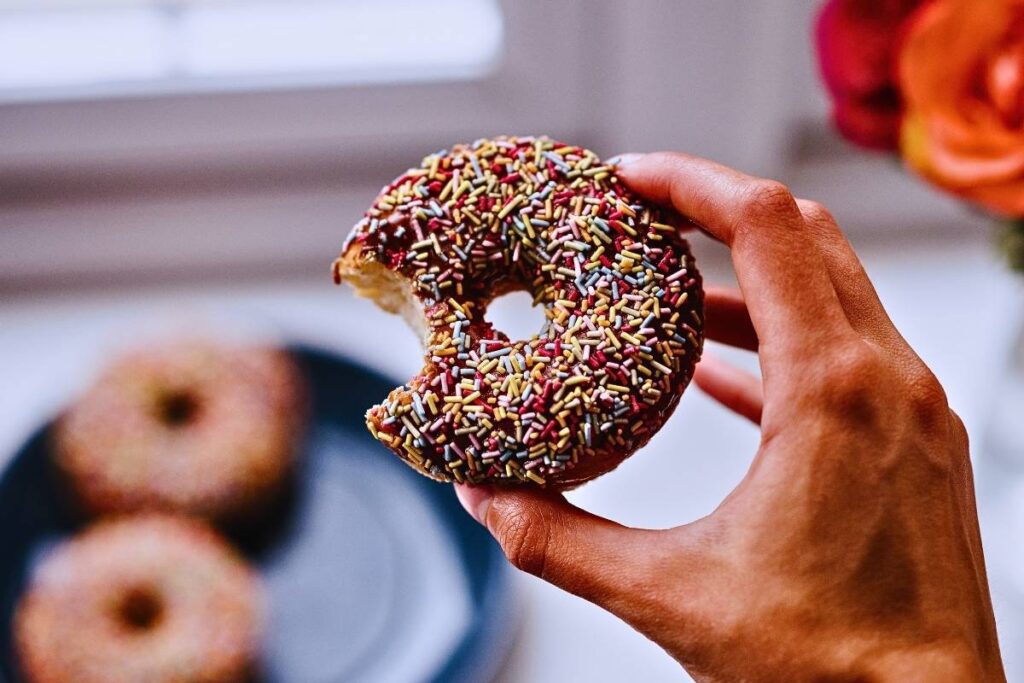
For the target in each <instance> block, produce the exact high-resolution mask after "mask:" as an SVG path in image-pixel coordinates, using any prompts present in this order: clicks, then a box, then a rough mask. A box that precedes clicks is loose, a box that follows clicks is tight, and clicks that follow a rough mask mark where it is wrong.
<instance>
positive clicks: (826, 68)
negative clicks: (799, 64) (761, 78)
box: [816, 0, 925, 150]
mask: <svg viewBox="0 0 1024 683" xmlns="http://www.w3.org/2000/svg"><path fill="white" fill-rule="evenodd" d="M924 1H925V0H828V2H826V3H825V5H824V6H823V7H822V9H821V13H820V14H819V15H818V24H817V31H816V33H817V41H818V62H819V66H820V68H821V74H822V77H823V78H824V80H825V84H826V86H828V89H829V92H830V93H831V95H832V105H833V109H832V117H833V119H834V121H835V123H836V126H837V127H838V128H839V131H840V132H841V133H842V134H843V136H844V137H846V138H847V139H848V140H850V141H851V142H854V143H856V144H858V145H861V146H863V147H870V148H873V149H887V150H895V149H896V148H897V147H898V146H899V137H900V120H901V118H902V112H903V104H902V97H901V94H900V90H899V86H898V84H897V80H896V61H897V59H898V48H899V42H900V36H901V29H902V25H903V22H904V21H905V20H906V18H907V17H908V16H910V15H911V14H912V13H913V12H914V10H915V9H917V7H918V6H919V5H921V4H922V3H923V2H924Z"/></svg>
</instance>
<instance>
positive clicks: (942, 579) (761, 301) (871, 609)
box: [456, 153, 1005, 681]
mask: <svg viewBox="0 0 1024 683" xmlns="http://www.w3.org/2000/svg"><path fill="white" fill-rule="evenodd" d="M619 177H620V178H621V179H622V180H623V181H624V182H625V183H626V184H628V185H629V186H630V188H631V189H633V190H634V191H635V192H636V193H637V194H639V195H641V196H643V197H645V198H647V199H649V200H651V201H653V202H656V203H660V204H664V205H670V206H672V207H674V208H675V210H676V211H678V212H679V213H680V214H682V215H684V216H686V217H688V218H690V219H691V220H693V221H694V222H695V223H697V224H698V225H699V226H701V228H702V229H703V230H704V231H705V232H707V233H708V234H709V235H711V236H712V237H714V238H716V239H718V240H720V241H722V242H723V243H725V244H726V245H727V246H729V247H730V249H731V252H732V258H733V264H734V266H735V270H736V275H737V279H738V282H739V286H740V288H739V290H738V291H737V290H729V289H709V290H708V291H707V316H706V317H707V323H706V330H705V331H706V334H707V336H708V337H709V338H711V339H715V340H717V341H720V342H723V343H727V344H731V345H733V346H739V347H742V348H746V349H749V350H752V351H757V353H758V356H759V360H760V365H761V374H762V380H758V379H757V378H755V377H753V376H751V375H748V374H747V373H745V372H744V371H741V370H739V369H736V368H733V367H731V366H729V365H727V364H724V363H722V362H720V361H716V360H714V359H711V358H705V360H703V361H702V362H701V363H700V364H699V365H698V367H697V374H696V377H695V381H696V383H697V385H698V386H699V387H701V389H702V390H703V391H704V392H705V393H707V394H708V395H709V396H711V397H712V398H714V399H716V400H718V401H719V402H721V403H723V404H724V405H725V406H727V407H729V408H731V409H732V410H734V411H736V412H737V413H739V414H741V415H743V416H745V417H747V418H748V419H750V420H752V421H754V422H756V423H758V424H760V426H761V444H760V447H759V449H758V452H757V454H756V456H755V457H754V460H753V463H752V464H751V467H750V469H749V471H748V472H747V474H746V476H745V477H744V478H743V480H742V481H741V482H740V483H739V485H738V486H737V487H736V488H735V490H733V491H732V493H730V494H729V496H728V497H727V498H726V499H725V500H724V501H723V502H722V503H721V504H720V505H719V507H718V508H717V509H716V510H715V511H714V512H713V513H711V514H710V515H708V516H707V517H704V518H703V519H699V520H697V521H695V522H692V523H690V524H684V525H682V526H679V527H676V528H673V529H667V530H645V529H630V528H626V527H623V526H621V525H619V524H616V523H614V522H611V521H609V520H606V519H602V518H600V517H597V516H595V515H592V514H590V513H588V512H585V511H583V510H580V509H579V508H576V507H574V506H572V505H571V504H569V503H568V502H567V501H566V500H565V499H564V498H563V497H562V496H561V495H559V494H557V493H553V492H547V491H539V490H532V489H508V488H505V489H495V488H491V487H464V486H463V487H457V488H456V491H457V493H458V495H459V498H460V500H461V501H462V503H463V505H464V506H465V507H466V509H467V510H468V511H469V512H470V513H471V514H472V515H473V516H474V517H475V518H476V519H477V520H479V521H481V522H482V523H483V524H485V525H486V526H487V528H488V529H489V530H490V531H491V532H492V533H493V534H494V536H495V537H496V538H497V540H498V541H499V543H500V544H501V546H502V548H503V549H504V551H505V553H506V555H507V556H508V558H509V560H510V561H511V562H512V564H514V565H515V566H517V567H519V568H520V569H522V570H524V571H527V572H529V573H531V574H535V575H537V576H540V577H541V578H543V579H545V580H547V581H549V582H551V583H553V584H555V585H557V586H559V587H561V588H563V589H565V590H567V591H570V592H572V593H575V594H576V595H579V596H580V597H583V598H585V599H587V600H589V601H591V602H594V603H596V604H598V605H600V606H601V607H604V608H605V609H607V610H609V611H610V612H612V613H614V614H616V615H618V616H619V617H620V618H622V619H623V620H625V621H626V622H628V623H629V624H630V625H632V626H633V627H634V628H636V629H637V630H639V631H640V632H642V633H644V634H645V635H646V636H648V637H649V638H651V639H652V640H653V641H655V642H656V643H658V644H659V645H661V646H662V647H663V648H665V650H666V651H668V652H669V654H671V655H672V656H673V657H674V658H675V659H676V660H678V661H679V662H680V663H681V664H682V665H683V666H684V667H685V668H686V669H687V670H688V671H689V672H690V674H691V675H693V676H694V677H695V678H697V679H698V680H706V681H737V680H743V681H780V680H794V681H795V680H828V681H876V680H878V681H882V680H894V681H915V680H920V681H965V680H993V681H995V680H1004V679H1005V675H1004V674H1003V669H1002V664H1001V661H1000V657H999V646H998V642H997V638H996V631H995V622H994V618H993V614H992V605H991V601H990V597H989V590H988V583H987V579H986V576H985V566H984V559H983V557H982V547H981V539H980V535H979V529H978V519H977V512H976V506H975V500H974V489H973V481H972V474H971V463H970V457H969V453H968V444H967V434H966V432H965V430H964V427H963V423H962V422H961V421H960V419H959V418H958V417H957V416H956V415H955V414H954V413H953V412H952V411H951V410H950V409H949V406H948V404H947V402H946V397H945V394H944V392H943V390H942V387H941V386H940V385H939V383H938V381H937V380H936V378H935V376H934V375H933V374H932V373H931V372H930V371H929V370H928V368H927V367H926V366H925V365H924V363H923V362H922V361H921V359H920V358H919V357H918V356H917V355H916V354H915V353H914V351H913V350H912V349H911V348H910V347H909V346H908V345H907V343H906V341H904V339H903V338H902V337H901V336H900V334H899V332H898V331H897V330H896V329H895V327H894V326H893V324H892V322H891V321H890V320H889V318H888V316H887V315H886V313H885V310H884V309H883V307H882V305H881V303H880V302H879V300H878V297H877V295H876V293H875V291H874V288H873V287H872V285H871V282H870V281H869V279H868V277H867V275H866V274H865V272H864V269H863V268H862V266H861V264H860V261H859V260H858V258H857V256H856V254H855V253H854V252H853V250H852V249H851V247H850V245H849V244H848V243H847V241H846V239H845V238H844V237H843V235H842V232H841V231H840V229H839V228H838V226H837V225H836V223H835V221H834V220H833V219H832V217H831V216H830V215H829V214H828V212H827V211H826V210H825V209H823V208H822V207H820V206H819V205H817V204H815V203H813V202H808V201H804V200H797V199H794V198H793V196H792V195H791V194H790V193H789V191H788V190H787V189H786V188H785V187H784V186H782V185H780V184H778V183H775V182H772V181H766V180H761V179H756V178H751V177H749V176H745V175H743V174H741V173H739V172H737V171H734V170H731V169H728V168H725V167H722V166H719V165H717V164H714V163H711V162H708V161H705V160H702V159H697V158H693V157H689V156H686V155H682V154H672V153H659V154H650V155H645V156H640V157H632V156H631V157H629V158H624V159H623V161H622V162H621V163H620V164H619Z"/></svg>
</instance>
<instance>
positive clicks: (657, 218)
mask: <svg viewBox="0 0 1024 683" xmlns="http://www.w3.org/2000/svg"><path fill="white" fill-rule="evenodd" d="M333 271H334V276H335V280H336V281H339V282H340V281H341V280H345V281H347V282H349V283H350V284H351V285H353V286H354V287H355V289H356V291H357V292H358V293H360V294H362V295H364V296H367V297H369V298H371V299H373V300H374V301H376V302H377V303H378V304H379V305H380V306H381V307H382V308H383V309H385V310H387V311H390V312H393V313H400V314H402V315H403V316H404V317H405V318H406V320H407V321H409V322H410V324H411V325H412V326H413V328H414V329H416V330H417V331H418V332H419V333H420V336H421V338H422V340H423V342H424V346H425V348H426V357H425V364H424V368H423V370H422V372H421V373H420V374H419V375H417V376H416V377H415V378H413V379H412V380H411V381H410V382H408V383H407V384H405V385H403V386H401V387H398V388H396V389H395V390H393V391H392V392H391V393H390V395H389V396H388V397H387V399H385V400H384V402H383V403H381V404H380V405H377V406H374V407H373V408H371V409H370V410H369V411H368V412H367V417H366V421H367V426H368V427H369V429H370V431H371V433H372V434H373V435H374V437H376V438H377V439H378V440H379V441H381V442H382V443H383V444H384V445H385V446H387V447H388V448H390V449H391V450H392V451H394V452H395V453H396V454H397V455H398V456H399V457H400V458H402V460H404V461H405V462H407V463H408V464H410V465H412V466H413V467H414V468H415V469H417V470H418V471H420V472H421V473H423V474H425V475H427V476H429V477H432V478H434V479H437V480H440V481H455V482H469V483H482V482H496V483H524V484H532V485H541V486H545V485H551V486H555V487H558V488H569V487H572V486H576V485H578V484H580V483H582V482H584V481H587V480H589V479H592V478H594V477H596V476H599V475H601V474H604V473H605V472H608V471H609V470H611V469H613V468H615V467H616V466H617V465H618V464H619V463H621V462H622V460H624V459H625V458H626V457H628V456H629V455H630V454H632V453H633V452H634V451H635V450H636V449H638V448H639V447H641V446H642V445H644V444H645V443H646V442H647V441H648V440H649V439H650V438H651V436H653V434H654V433H655V432H656V431H657V430H658V429H659V428H660V427H661V425H662V424H663V423H664V421H665V420H666V419H667V418H668V416H669V415H670V414H671V412H672V410H673V409H674V408H675V406H676V404H677V402H678V400H679V397H680V396H681V395H682V392H683V390H684V389H685V387H686V386H687V384H688V383H689V381H690V379H691V377H692V375H693V369H694V366H695V365H696V363H697V361H698V360H699V357H700V354H701V349H702V346H703V291H702V288H701V277H700V274H699V272H698V271H697V268H696V265H695V263H694V260H693V257H692V255H691V254H690V250H689V246H688V245H687V243H686V242H685V240H683V239H681V238H680V237H679V234H678V230H677V228H676V227H674V226H672V225H670V224H669V223H668V222H667V219H666V217H664V216H662V215H661V213H660V212H659V210H658V209H657V208H656V207H653V206H650V205H647V204H645V203H644V202H642V201H640V200H639V199H637V198H636V197H635V196H633V195H632V194H631V193H630V192H629V191H628V190H627V189H626V188H625V187H624V186H623V185H622V184H621V183H620V182H619V180H618V178H617V177H616V175H615V168H614V167H613V166H611V165H608V164H605V163H602V162H601V161H600V160H599V159H598V157H597V156H596V155H595V154H593V153H592V152H590V151H588V150H586V149H583V148H581V147H576V146H572V145H565V144H562V143H560V142H556V141H554V140H551V139H548V138H545V137H518V138H517V137H499V138H495V139H484V140H477V141H476V142H474V143H472V144H470V145H456V146H455V147H453V148H452V149H451V150H450V151H447V150H443V151H441V152H438V153H437V154H432V155H430V156H428V157H426V158H425V159H424V160H423V162H422V164H421V165H420V167H419V168H415V169H412V170H410V171H408V172H406V173H405V174H403V175H401V176H399V177H398V178H397V179H396V180H395V181H394V182H392V183H391V184H389V185H387V186H386V187H385V188H384V189H383V190H382V191H381V194H380V196H378V197H377V199H376V200H375V202H374V203H373V206H372V207H371V208H370V209H369V210H368V211H367V212H366V214H365V216H364V217H363V219H362V220H361V221H360V222H359V223H358V224H357V225H356V226H355V228H354V229H353V232H352V234H351V235H350V236H349V238H348V240H347V241H346V243H345V245H344V247H343V249H342V253H341V256H339V258H338V259H337V260H336V261H335V262H334V266H333ZM514 290H527V291H529V292H531V294H532V295H533V298H534V303H535V304H541V305H543V306H544V314H545V324H544V327H543V328H542V329H541V330H540V332H539V333H538V334H536V335H534V336H533V337H531V338H530V339H527V340H510V339H508V337H507V336H506V335H505V334H503V333H502V332H501V331H500V330H497V329H495V328H494V327H493V325H491V324H490V323H489V322H488V321H487V320H486V319H485V317H484V314H485V311H486V308H487V304H488V303H489V302H490V301H491V300H492V299H494V298H495V297H497V296H500V295H501V294H504V293H507V292H509V291H514Z"/></svg>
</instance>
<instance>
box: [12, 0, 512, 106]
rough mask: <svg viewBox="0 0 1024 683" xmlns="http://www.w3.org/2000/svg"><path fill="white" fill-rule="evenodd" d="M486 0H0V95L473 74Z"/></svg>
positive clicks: (494, 30)
mask: <svg viewBox="0 0 1024 683" xmlns="http://www.w3.org/2000/svg"><path fill="white" fill-rule="evenodd" d="M502 43H503V20H502V12H501V8H500V6H499V4H498V2H497V1H496V0H430V1H429V2H428V1H426V0H297V1H291V2H290V1H287V0H255V1H240V0H161V1H153V2H147V1H145V0H121V1H120V2H117V1H115V0H108V1H107V2H98V1H96V0H94V1H93V2H89V3H85V4H82V3H74V4H72V3H70V2H58V1H56V0H50V1H49V2H40V0H35V1H33V2H24V3H16V4H15V5H13V6H10V5H9V6H7V7H6V8H4V9H0V101H24V100H52V99H63V98H68V97H90V98H94V97H97V96H100V97H102V96H104V95H125V94H149V93H154V92H164V93H166V92H193V91H202V90H224V89H232V88H235V89H265V88H272V87H280V86H292V87H294V86H316V85H324V86H326V85H331V86H337V85H355V84H368V83H400V82H424V81H454V80H466V79H473V78H479V77H481V76H483V75H486V74H487V73H488V72H489V71H491V70H492V69H493V68H494V67H495V66H496V64H497V62H498V58H499V56H500V52H501V48H502Z"/></svg>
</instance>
